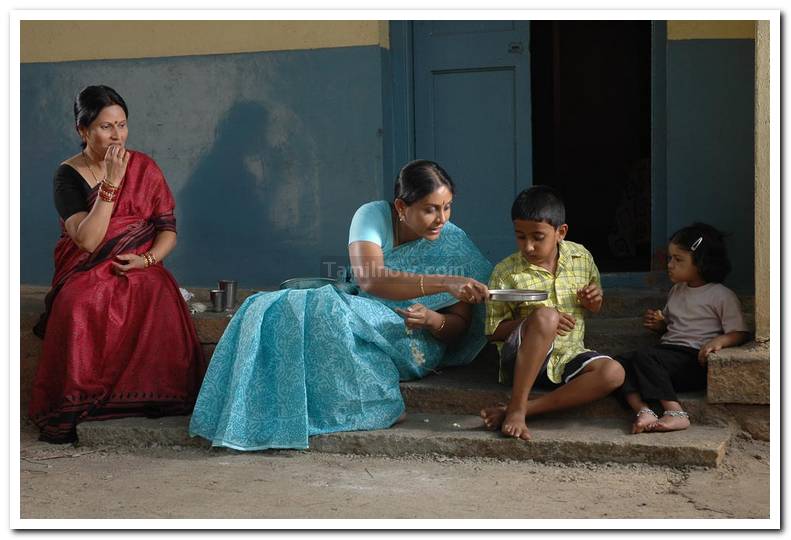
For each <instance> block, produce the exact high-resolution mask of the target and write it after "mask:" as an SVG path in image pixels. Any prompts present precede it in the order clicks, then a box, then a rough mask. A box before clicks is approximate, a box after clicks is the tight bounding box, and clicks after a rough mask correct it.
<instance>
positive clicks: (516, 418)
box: [500, 410, 530, 441]
mask: <svg viewBox="0 0 791 540" xmlns="http://www.w3.org/2000/svg"><path fill="white" fill-rule="evenodd" d="M500 431H502V432H503V434H504V435H508V436H509V437H513V438H515V439H522V440H523V441H527V440H530V431H529V430H528V429H527V423H525V413H524V412H523V411H511V412H508V410H506V411H505V419H504V420H503V427H502V428H501V429H500Z"/></svg>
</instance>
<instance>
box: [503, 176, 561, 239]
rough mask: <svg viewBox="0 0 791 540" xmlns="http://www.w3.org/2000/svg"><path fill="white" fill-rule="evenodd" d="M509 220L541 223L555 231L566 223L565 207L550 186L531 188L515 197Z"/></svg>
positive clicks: (558, 195)
mask: <svg viewBox="0 0 791 540" xmlns="http://www.w3.org/2000/svg"><path fill="white" fill-rule="evenodd" d="M511 219H512V220H516V219H522V220H525V221H543V222H545V223H549V224H550V225H552V226H553V227H555V228H556V229H557V228H558V227H560V226H561V225H563V224H564V223H566V206H565V205H564V204H563V199H561V198H560V194H559V193H558V192H557V191H556V190H555V189H553V188H551V187H550V186H543V185H541V186H533V187H531V188H528V189H525V190H524V191H522V192H521V193H520V194H519V195H517V196H516V200H514V204H513V205H512V206H511Z"/></svg>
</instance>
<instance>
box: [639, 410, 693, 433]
mask: <svg viewBox="0 0 791 540" xmlns="http://www.w3.org/2000/svg"><path fill="white" fill-rule="evenodd" d="M688 427H689V418H688V417H686V416H670V415H667V414H666V415H664V416H663V417H662V418H660V419H659V420H657V421H656V422H654V423H653V424H652V425H651V427H650V428H649V430H650V431H660V432H665V431H681V430H682V429H687V428H688Z"/></svg>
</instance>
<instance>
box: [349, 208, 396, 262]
mask: <svg viewBox="0 0 791 540" xmlns="http://www.w3.org/2000/svg"><path fill="white" fill-rule="evenodd" d="M358 241H366V242H373V243H374V244H377V245H379V246H381V247H382V252H388V251H392V249H393V211H392V207H391V206H390V203H389V202H387V201H373V202H369V203H365V204H364V205H362V206H361V207H360V208H358V209H357V211H356V212H355V213H354V217H353V218H352V224H351V225H350V226H349V243H350V244H351V243H352V242H358Z"/></svg>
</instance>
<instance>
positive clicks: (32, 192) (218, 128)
mask: <svg viewBox="0 0 791 540" xmlns="http://www.w3.org/2000/svg"><path fill="white" fill-rule="evenodd" d="M382 62H383V55H382V51H381V49H380V47H378V46H371V47H348V48H336V49H320V50H312V51H289V52H269V53H256V54H234V55H212V56H193V57H178V58H159V59H142V60H119V61H90V62H65V63H51V64H25V65H22V66H21V81H20V84H21V110H20V113H21V114H20V119H21V224H20V225H21V231H22V245H21V279H22V282H23V283H29V284H47V283H49V281H50V279H51V277H52V271H53V263H52V249H53V247H54V245H55V242H56V240H57V238H58V234H59V225H58V220H57V214H56V212H55V209H54V206H53V202H52V187H51V186H52V174H53V172H54V171H55V169H56V168H57V166H58V164H59V163H60V162H61V161H62V160H63V159H65V158H67V157H69V156H71V155H73V154H74V153H76V152H77V151H79V146H78V138H77V136H76V134H75V132H74V127H73V113H72V100H73V96H74V95H75V93H76V92H77V91H79V90H80V89H81V88H82V87H84V86H86V85H88V84H107V85H109V86H112V87H113V88H115V89H116V90H118V91H119V92H120V93H121V95H122V96H124V99H125V100H126V101H127V105H128V106H129V110H130V117H129V126H130V136H129V143H128V145H129V147H130V148H132V149H136V150H140V151H142V152H145V153H147V154H149V155H151V156H152V157H153V158H154V159H155V160H156V161H157V162H158V163H159V165H160V167H161V168H162V169H163V171H164V172H165V176H166V177H167V179H168V182H169V184H170V186H171V189H172V190H173V193H174V195H175V197H176V203H177V212H176V215H177V219H178V227H179V243H178V246H177V247H176V250H175V252H174V253H173V254H172V255H171V257H170V258H169V259H168V261H167V263H166V264H167V266H168V267H169V268H170V269H171V271H172V272H173V274H174V275H175V276H176V279H177V280H178V281H179V282H180V283H181V284H183V285H186V286H209V285H212V284H214V283H216V280H217V279H221V278H222V279H237V280H238V281H239V283H240V286H241V287H250V288H255V287H266V286H272V285H276V284H278V283H279V282H280V281H282V280H284V279H286V278H289V277H294V276H303V275H318V274H326V270H327V268H328V267H327V266H324V265H322V262H323V261H327V260H335V259H343V258H344V257H346V240H347V234H348V225H349V221H350V219H351V216H352V215H353V213H354V210H355V209H356V208H357V207H358V206H359V205H360V204H362V203H364V202H367V201H369V200H373V199H379V198H382V197H383V192H382V186H383V184H384V182H383V178H382V171H383V142H382V139H383V132H382V127H383V118H382V116H383V113H382V111H383V106H382V99H383V95H384V96H386V95H387V94H386V93H383V90H382ZM389 159H392V157H390V158H389ZM388 166H389V167H390V168H392V164H388ZM388 195H389V193H388Z"/></svg>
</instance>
